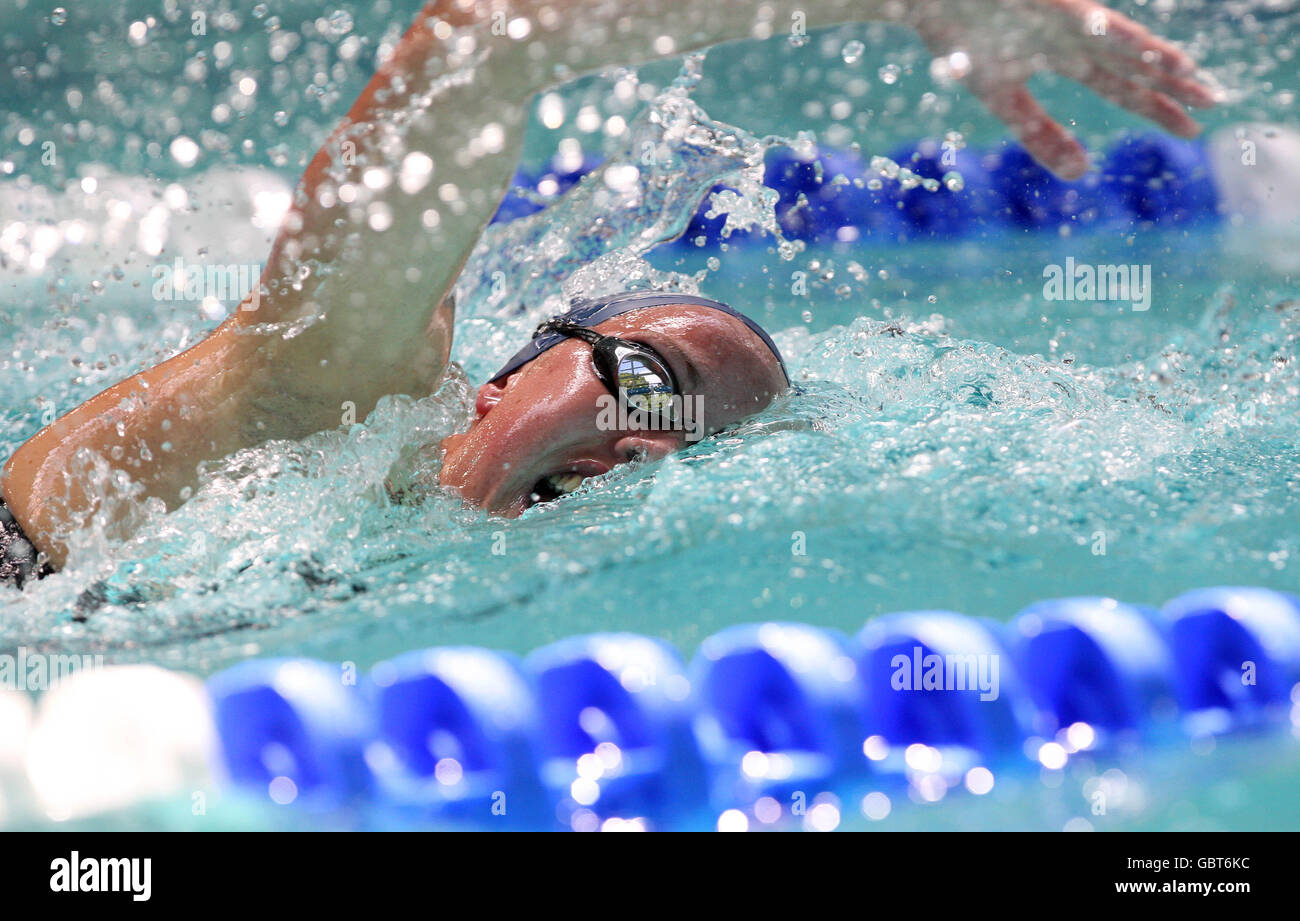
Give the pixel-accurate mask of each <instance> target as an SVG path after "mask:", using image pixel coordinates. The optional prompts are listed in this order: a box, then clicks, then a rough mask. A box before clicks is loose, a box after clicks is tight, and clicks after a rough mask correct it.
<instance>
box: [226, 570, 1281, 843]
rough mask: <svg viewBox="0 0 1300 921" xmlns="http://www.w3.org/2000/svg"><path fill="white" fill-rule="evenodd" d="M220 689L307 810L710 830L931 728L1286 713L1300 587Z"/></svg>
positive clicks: (409, 664) (981, 743)
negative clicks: (722, 819)
mask: <svg viewBox="0 0 1300 921" xmlns="http://www.w3.org/2000/svg"><path fill="white" fill-rule="evenodd" d="M954 663H955V664H954ZM207 688H208V692H209V694H210V696H211V698H212V702H213V705H214V712H215V715H216V727H217V732H218V735H219V738H220V742H221V758H222V761H223V763H224V768H225V773H226V774H227V776H228V777H229V778H230V780H231V782H232V783H233V784H235V785H236V786H239V787H242V788H246V789H248V790H250V791H257V792H260V793H261V794H263V795H267V794H268V790H273V788H274V787H275V785H276V784H277V783H278V784H281V785H283V784H285V783H286V781H287V782H288V783H290V784H291V785H292V789H293V790H294V791H295V793H296V796H295V798H294V799H295V803H296V804H297V806H298V807H300V808H307V809H320V810H328V809H335V808H338V807H339V806H340V805H356V804H363V805H369V806H370V807H371V808H374V809H377V810H380V811H387V812H389V813H391V814H392V815H393V816H396V817H399V819H400V821H403V822H406V823H408V824H411V823H413V824H416V825H418V824H419V823H421V822H435V823H447V822H450V823H457V822H460V823H471V824H473V825H475V826H479V827H487V828H507V827H510V828H535V829H551V828H557V829H558V828H569V827H576V825H577V823H578V821H579V820H580V819H581V817H582V816H587V817H591V818H593V819H594V820H596V821H598V822H600V821H605V820H609V819H616V818H624V819H626V818H632V817H637V818H641V819H644V820H646V821H648V822H649V823H651V824H652V825H653V826H654V827H658V828H709V827H712V823H711V821H710V817H711V816H715V815H717V814H718V813H720V812H721V811H723V810H726V809H732V808H738V809H742V810H745V809H752V808H753V807H754V804H755V803H757V802H758V801H759V800H760V798H762V797H775V798H777V799H781V798H783V797H787V798H788V797H790V796H795V795H806V796H807V797H809V798H811V797H812V796H813V795H815V794H816V793H819V792H823V791H829V790H832V789H833V788H836V787H843V786H845V785H848V784H853V783H854V782H857V781H862V780H881V781H883V782H888V781H889V777H890V775H891V774H892V776H893V779H894V780H895V781H897V780H898V779H899V777H900V776H901V775H902V772H903V769H902V768H900V767H899V766H898V764H897V761H898V759H897V757H893V756H890V755H889V754H888V753H889V752H890V751H892V752H894V753H895V754H897V753H898V752H901V751H904V750H910V747H913V746H916V745H921V746H929V747H931V748H933V749H935V750H941V751H944V752H946V753H954V752H955V753H958V755H959V757H958V759H957V761H958V763H963V762H962V758H963V757H964V758H965V761H964V763H965V764H968V765H979V764H985V765H991V764H995V763H996V764H998V765H999V770H1001V769H1005V768H1008V767H1011V766H1014V765H1015V764H1016V763H1017V762H1019V764H1020V765H1021V766H1022V767H1028V765H1029V761H1028V760H1026V758H1027V757H1030V756H1031V753H1028V752H1027V751H1026V746H1025V742H1026V740H1028V739H1031V738H1037V739H1040V740H1042V741H1043V742H1050V741H1051V740H1053V739H1064V738H1066V736H1067V734H1068V736H1069V737H1070V738H1078V737H1079V736H1078V735H1077V734H1076V733H1075V732H1073V731H1072V730H1076V729H1078V728H1079V727H1080V726H1081V725H1083V724H1086V725H1084V729H1085V733H1084V737H1086V738H1087V739H1088V740H1090V741H1089V744H1088V745H1087V746H1086V747H1088V748H1089V749H1092V750H1096V749H1102V750H1105V749H1107V748H1111V747H1115V746H1120V745H1126V746H1127V745H1132V744H1150V743H1152V742H1153V741H1155V740H1157V739H1158V738H1160V737H1161V736H1162V735H1164V734H1172V733H1175V732H1188V733H1192V734H1200V733H1204V732H1223V731H1229V730H1232V729H1236V728H1245V727H1256V728H1257V727H1260V726H1263V725H1270V724H1282V725H1285V724H1287V714H1288V711H1289V709H1290V706H1291V704H1292V702H1293V701H1295V702H1296V703H1297V704H1300V700H1296V696H1295V695H1297V693H1300V598H1297V597H1296V596H1295V595H1291V594H1285V593H1281V592H1275V591H1271V590H1268V589H1259V588H1211V589H1202V590H1197V591H1192V592H1188V593H1186V594H1184V595H1181V596H1179V597H1177V598H1175V599H1173V600H1172V601H1170V602H1168V603H1167V604H1166V605H1164V607H1163V608H1162V609H1160V610H1155V609H1151V608H1144V607H1139V606H1134V605H1129V604H1124V603H1122V602H1119V601H1116V600H1114V599H1109V598H1066V599H1057V600H1050V601H1043V602H1039V603H1036V604H1034V605H1031V606H1030V607H1028V608H1026V609H1025V610H1023V611H1022V612H1020V613H1019V614H1018V615H1017V616H1016V617H1015V618H1014V619H1013V620H1012V621H1011V622H1010V623H1008V624H1002V623H998V622H995V621H990V620H987V619H979V618H972V617H967V616H965V615H962V614H956V613H953V612H947V611H924V612H909V613H900V614H891V615H886V616H885V617H882V618H879V619H876V620H873V621H871V622H870V623H868V624H867V625H866V626H865V627H864V628H863V629H862V630H861V632H859V633H858V634H857V635H856V636H854V637H848V636H845V635H844V634H842V633H839V632H838V631H834V630H828V629H823V628H819V627H812V626H807V625H803V624H792V623H764V624H752V625H741V626H735V627H730V628H728V629H726V630H723V631H721V632H719V633H717V634H714V635H713V636H711V637H709V638H707V639H706V640H704V642H703V643H702V644H701V646H700V649H699V652H698V653H697V654H696V656H695V658H694V660H693V661H692V662H691V663H690V664H689V666H688V665H686V664H684V663H683V661H682V659H681V658H680V657H679V656H678V654H677V652H676V651H675V650H673V649H672V647H670V646H669V645H667V644H666V643H664V642H662V641H660V640H656V639H652V638H648V637H643V636H637V635H634V634H626V633H607V634H596V635H592V636H577V637H570V638H568V639H564V640H560V641H559V642H556V643H553V644H551V645H549V646H546V647H543V648H541V649H538V650H536V651H534V652H533V653H531V654H530V655H528V656H527V657H525V658H524V659H522V660H521V659H519V658H518V657H516V656H514V655H511V654H508V653H501V652H493V651H490V650H485V649H475V648H467V647H455V648H446V649H429V650H422V651H417V652H411V653H408V654H406V655H402V656H399V657H397V658H395V659H391V660H388V661H385V662H381V663H379V664H378V665H376V666H375V667H374V668H373V669H371V670H370V672H369V674H368V675H362V676H354V675H353V673H352V671H351V670H350V669H348V668H345V667H343V666H339V665H331V664H327V663H323V662H317V661H312V660H305V659H265V660H252V661H248V662H244V663H242V664H240V665H238V666H235V667H233V668H231V669H228V670H226V671H224V672H221V673H220V674H218V675H216V676H214V677H213V678H211V679H210V680H209V681H208V684H207ZM1067 731H1069V732H1068V733H1067ZM272 796H273V798H274V795H273V794H272Z"/></svg>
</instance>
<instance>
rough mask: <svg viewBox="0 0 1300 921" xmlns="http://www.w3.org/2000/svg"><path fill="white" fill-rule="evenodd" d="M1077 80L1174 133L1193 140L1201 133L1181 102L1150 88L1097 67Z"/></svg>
mask: <svg viewBox="0 0 1300 921" xmlns="http://www.w3.org/2000/svg"><path fill="white" fill-rule="evenodd" d="M1076 79H1078V80H1079V82H1080V83H1082V84H1083V85H1084V86H1087V87H1089V88H1090V89H1092V90H1094V91H1095V92H1097V93H1098V94H1099V95H1102V96H1105V97H1106V98H1107V99H1109V100H1110V101H1111V102H1114V103H1116V104H1117V105H1121V106H1123V107H1124V108H1126V109H1128V110H1129V111H1130V112H1135V113H1137V114H1138V115H1141V116H1142V117H1143V118H1149V119H1150V120H1151V121H1153V122H1155V123H1156V124H1157V125H1159V126H1160V127H1161V128H1164V129H1165V130H1166V131H1169V132H1170V133H1172V134H1176V135H1179V136H1180V137H1185V138H1194V137H1196V136H1197V135H1198V134H1200V133H1201V126H1200V125H1199V124H1198V123H1197V121H1196V119H1194V118H1192V117H1191V116H1190V115H1188V114H1187V112H1186V110H1184V109H1183V107H1182V106H1181V105H1179V104H1178V102H1176V101H1175V100H1173V99H1171V98H1170V97H1169V96H1167V95H1165V94H1164V93H1158V92H1156V91H1155V90H1151V89H1147V88H1146V87H1145V86H1141V85H1140V84H1138V83H1135V82H1134V81H1132V80H1130V79H1128V78H1127V77H1121V76H1119V75H1118V74H1113V73H1110V72H1109V71H1106V70H1102V69H1101V68H1096V69H1095V70H1093V71H1092V72H1091V73H1088V74H1083V75H1080V76H1079V77H1077V78H1076Z"/></svg>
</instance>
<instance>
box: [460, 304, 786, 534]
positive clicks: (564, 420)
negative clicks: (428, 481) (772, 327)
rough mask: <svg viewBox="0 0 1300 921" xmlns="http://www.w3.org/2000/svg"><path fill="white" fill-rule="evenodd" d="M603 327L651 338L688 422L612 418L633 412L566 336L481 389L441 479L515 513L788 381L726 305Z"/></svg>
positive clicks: (657, 311)
mask: <svg viewBox="0 0 1300 921" xmlns="http://www.w3.org/2000/svg"><path fill="white" fill-rule="evenodd" d="M594 328H595V329H596V331H597V332H600V333H603V334H604V335H606V336H618V337H619V338H621V339H629V340H631V341H633V342H641V343H644V344H646V345H649V346H651V347H652V348H653V349H654V350H655V351H657V352H658V353H659V354H660V355H662V356H663V357H664V359H666V360H667V362H668V363H669V365H670V366H671V367H672V371H673V374H674V376H675V377H676V378H677V383H678V386H679V387H680V388H681V390H682V392H683V396H684V398H685V400H686V401H687V405H686V406H685V407H684V408H685V409H687V411H688V412H689V413H690V414H691V415H690V418H689V419H686V420H685V423H686V424H685V425H682V426H679V427H678V428H677V429H675V430H661V431H655V430H653V429H646V428H644V427H643V428H641V429H637V428H633V427H626V428H619V427H617V425H616V424H614V425H611V424H610V423H611V421H613V422H616V423H617V422H622V423H624V424H626V423H627V420H626V418H624V417H621V416H619V415H616V414H615V413H614V412H611V411H610V406H611V401H610V393H609V390H608V389H607V388H606V387H605V385H604V384H603V383H601V381H600V378H599V377H597V376H596V371H595V368H594V367H593V366H592V361H591V346H590V345H588V344H587V343H585V342H582V341H580V340H577V339H566V340H565V341H564V342H562V343H560V344H559V345H557V346H555V347H554V348H551V349H549V350H547V351H546V352H544V353H543V354H542V355H540V356H539V357H538V358H536V359H534V360H533V361H531V362H529V363H528V364H526V365H524V366H523V367H522V368H520V369H519V370H517V371H515V372H514V373H513V374H511V375H510V376H508V377H506V378H504V379H502V380H499V381H497V382H495V383H488V384H484V385H483V386H482V387H481V388H480V389H479V392H478V402H477V407H476V408H477V413H478V415H477V418H476V419H475V421H474V424H473V425H471V426H470V428H469V431H467V432H465V433H464V434H461V435H452V436H451V437H450V438H448V439H446V440H445V441H444V442H443V444H442V446H443V448H444V450H445V451H446V454H445V455H444V457H443V465H442V472H441V474H440V476H439V479H440V480H441V482H442V483H443V485H445V486H451V487H453V488H454V489H456V490H457V491H459V492H460V494H461V495H462V496H463V497H464V499H465V500H466V501H467V502H470V503H473V504H475V505H479V506H482V507H483V508H485V509H487V510H488V511H490V512H494V513H496V514H501V515H508V516H514V515H518V514H520V513H521V512H523V511H524V509H526V508H528V506H530V505H532V504H534V503H535V502H538V501H541V500H544V499H547V498H553V497H554V496H555V495H556V493H564V492H571V491H572V489H573V488H576V486H577V483H578V482H579V479H580V478H585V477H590V476H599V475H600V474H602V473H606V472H608V471H609V470H610V469H611V468H612V467H614V466H616V465H618V464H623V463H627V462H628V461H630V460H633V459H635V458H638V457H643V458H645V459H648V460H658V459H659V458H662V457H664V456H666V455H668V454H670V453H672V452H673V451H676V450H678V449H679V448H681V447H683V446H684V445H685V444H686V442H687V437H688V435H694V436H695V437H699V436H701V435H706V434H711V433H713V432H716V431H719V430H720V429H722V428H725V427H726V426H728V425H730V424H731V423H733V422H736V421H738V420H740V419H743V418H745V417H746V416H749V415H752V414H753V413H756V412H758V411H759V410H760V409H762V408H763V407H765V406H767V404H768V403H770V402H771V401H772V398H773V397H774V396H776V395H777V394H778V393H781V392H782V391H783V390H785V387H786V384H785V378H784V376H783V375H782V374H781V369H780V366H779V365H778V364H777V361H776V358H775V357H774V356H773V355H772V352H771V351H770V350H769V349H768V348H767V346H766V345H764V344H763V341H762V340H761V339H760V338H759V337H758V336H757V335H755V334H754V332H753V331H752V330H750V329H749V328H748V327H747V326H746V325H745V324H744V323H743V322H741V321H740V320H738V319H736V318H735V317H732V316H728V315H727V314H725V313H722V312H721V311H718V310H713V309H710V308H708V307H700V306H696V305H687V304H679V305H668V306H663V307H648V308H644V309H642V310H635V311H632V312H631V313H627V314H624V315H623V316H620V317H615V318H613V319H611V320H606V321H605V322H604V323H601V324H599V325H598V326H596V327H594ZM613 406H614V407H615V409H616V408H617V403H614V404H613ZM682 415H686V414H685V413H683V414H682ZM633 424H634V423H633ZM683 428H685V429H686V430H685V431H684V430H683Z"/></svg>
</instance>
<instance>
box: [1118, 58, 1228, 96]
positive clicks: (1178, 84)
mask: <svg viewBox="0 0 1300 921" xmlns="http://www.w3.org/2000/svg"><path fill="white" fill-rule="evenodd" d="M1107 63H1108V64H1109V66H1110V69H1111V70H1113V71H1115V72H1116V73H1127V72H1130V71H1131V72H1132V74H1133V81H1134V82H1135V83H1139V84H1141V85H1142V86H1146V87H1148V88H1149V89H1153V90H1159V91H1160V92H1163V93H1168V94H1169V95H1170V96H1172V97H1173V98H1174V99H1177V100H1178V101H1179V102H1181V103H1183V104H1184V105H1189V106H1194V107H1196V108H1198V109H1209V108H1212V107H1213V106H1214V105H1216V104H1217V103H1218V99H1217V98H1216V96H1215V94H1214V91H1213V90H1211V89H1210V88H1209V87H1208V86H1206V85H1205V84H1203V83H1200V82H1199V81H1197V80H1196V79H1194V78H1190V77H1179V76H1175V75H1174V74H1171V73H1168V72H1166V71H1164V70H1161V69H1160V68H1159V67H1155V66H1154V65H1151V64H1148V63H1146V62H1145V61H1140V60H1135V59H1133V58H1121V57H1119V56H1118V55H1117V56H1114V57H1113V58H1111V60H1109V61H1108V62H1107Z"/></svg>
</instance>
